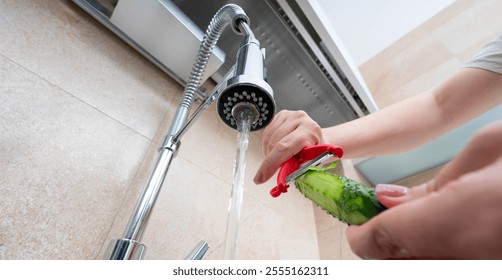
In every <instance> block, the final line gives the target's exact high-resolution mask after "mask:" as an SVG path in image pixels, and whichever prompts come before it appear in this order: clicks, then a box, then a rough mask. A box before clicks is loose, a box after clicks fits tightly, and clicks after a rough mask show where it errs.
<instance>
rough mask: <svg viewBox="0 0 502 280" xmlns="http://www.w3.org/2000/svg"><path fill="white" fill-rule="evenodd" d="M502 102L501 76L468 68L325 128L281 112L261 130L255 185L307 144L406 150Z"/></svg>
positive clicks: (363, 152) (356, 153) (372, 152)
mask: <svg viewBox="0 0 502 280" xmlns="http://www.w3.org/2000/svg"><path fill="white" fill-rule="evenodd" d="M500 103H502V75H500V74H497V73H493V72H490V71H487V70H481V69H476V68H464V69H461V70H459V71H458V72H457V73H455V74H454V75H453V76H452V77H451V78H449V79H447V80H446V81H445V82H444V83H442V84H441V85H440V86H439V87H437V88H435V89H433V90H431V91H427V92H425V93H423V94H420V95H417V96H415V97H412V98H409V99H406V100H404V101H402V102H399V103H396V104H394V105H392V106H389V107H387V108H385V109H383V110H380V111H378V112H376V113H373V114H371V115H368V116H365V117H363V118H360V119H357V120H354V121H351V122H347V123H344V124H341V125H338V126H334V127H330V128H324V129H321V128H320V127H319V126H318V125H317V123H315V122H314V121H313V120H312V119H310V118H309V117H308V116H307V115H306V114H305V113H304V112H290V111H281V112H280V113H278V114H277V115H276V117H275V118H274V120H273V121H272V123H271V124H270V125H269V126H268V127H267V128H266V129H265V131H264V132H263V152H264V155H265V159H264V161H263V163H262V164H261V166H260V168H259V169H258V171H257V173H256V176H255V179H254V181H255V183H257V184H261V183H264V182H266V181H267V180H268V179H270V177H272V175H273V174H274V173H275V171H276V170H277V169H278V168H279V167H280V165H281V164H282V163H283V162H285V161H286V160H287V159H289V158H290V157H291V156H292V155H294V154H296V153H298V152H299V151H300V150H301V149H302V148H303V147H304V146H310V145H317V144H320V143H332V144H335V145H338V146H340V147H342V148H343V149H344V151H345V157H347V158H355V157H369V156H377V155H382V154H389V153H396V152H402V151H405V150H408V149H411V148H414V147H417V146H419V145H421V144H424V143H426V142H427V141H429V140H431V139H434V138H436V137H438V136H439V135H441V134H443V133H445V132H447V131H449V130H451V129H453V128H455V127H457V126H459V125H461V124H462V123H464V122H466V121H468V120H470V119H472V118H474V117H475V116H477V115H479V114H480V113H482V112H485V111H487V110H489V109H491V108H493V107H495V106H496V105H498V104H500Z"/></svg>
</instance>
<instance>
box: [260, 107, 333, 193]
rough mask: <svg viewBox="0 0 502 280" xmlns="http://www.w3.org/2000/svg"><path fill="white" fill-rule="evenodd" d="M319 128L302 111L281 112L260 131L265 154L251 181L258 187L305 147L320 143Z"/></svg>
mask: <svg viewBox="0 0 502 280" xmlns="http://www.w3.org/2000/svg"><path fill="white" fill-rule="evenodd" d="M323 143H325V141H324V136H323V132H322V130H321V127H320V126H319V125H318V124H317V123H316V122H315V121H314V120H312V119H311V118H310V117H309V116H308V115H307V113H305V112H304V111H287V110H284V111H281V112H279V113H277V114H276V115H275V117H274V119H273V120H272V122H271V123H270V124H269V125H268V126H267V127H266V128H265V130H264V131H263V138H262V148H263V153H264V155H265V159H264V160H263V162H262V164H261V166H260V168H259V169H258V171H257V172H256V175H255V177H254V182H255V183H256V184H262V183H264V182H266V181H268V180H269V179H270V177H272V175H274V173H275V172H276V171H277V169H279V167H280V166H281V165H282V164H283V163H284V162H285V161H286V160H288V159H289V158H290V157H292V156H293V155H295V154H297V153H298V152H299V151H300V150H301V149H303V147H305V146H313V145H318V144H323Z"/></svg>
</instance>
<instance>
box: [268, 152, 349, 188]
mask: <svg viewBox="0 0 502 280" xmlns="http://www.w3.org/2000/svg"><path fill="white" fill-rule="evenodd" d="M324 152H328V153H331V154H334V155H336V156H337V157H338V158H341V157H342V156H343V150H342V148H340V147H338V146H335V145H330V144H321V145H316V146H307V147H304V148H303V149H302V150H301V151H300V152H299V153H298V154H296V155H294V156H292V157H291V158H290V159H288V160H287V161H286V162H284V163H283V164H282V166H281V169H280V170H279V174H278V175H277V186H275V187H274V188H272V189H271V190H270V195H272V196H273V197H278V196H279V195H281V193H285V192H287V191H288V188H289V186H288V185H287V184H286V177H287V176H288V175H289V174H291V173H293V172H295V171H296V170H297V169H298V168H300V167H301V165H302V163H305V162H307V161H309V160H312V159H315V158H316V157H317V156H319V155H321V154H322V153H324Z"/></svg>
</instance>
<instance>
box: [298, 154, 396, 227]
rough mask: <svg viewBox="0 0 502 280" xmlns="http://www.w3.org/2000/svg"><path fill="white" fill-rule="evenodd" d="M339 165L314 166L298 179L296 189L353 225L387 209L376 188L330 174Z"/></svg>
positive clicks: (334, 215)
mask: <svg viewBox="0 0 502 280" xmlns="http://www.w3.org/2000/svg"><path fill="white" fill-rule="evenodd" d="M336 164H337V162H334V163H332V164H330V165H329V166H327V167H316V166H312V167H310V168H309V169H307V171H306V172H305V173H303V174H302V175H301V176H300V177H298V178H297V179H296V180H295V186H296V188H297V189H298V190H299V191H300V192H301V193H302V194H303V195H305V197H306V198H308V199H310V200H311V201H312V202H314V203H315V204H316V205H317V206H319V207H321V208H322V209H323V210H324V211H326V212H327V213H328V214H330V215H332V216H333V217H335V218H337V219H339V220H340V221H342V222H344V223H347V224H349V225H360V224H363V223H365V222H367V221H368V220H370V219H371V218H373V217H374V216H376V215H377V214H379V213H380V212H382V211H383V210H385V209H386V208H385V207H384V206H383V205H381V204H380V202H379V201H378V200H377V198H376V193H375V190H374V189H373V188H371V187H369V186H367V185H365V184H363V183H360V182H358V181H355V180H352V179H349V178H346V177H344V176H340V175H336V174H334V173H330V172H329V170H330V169H334V168H335V167H336Z"/></svg>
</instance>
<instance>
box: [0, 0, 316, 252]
mask: <svg viewBox="0 0 502 280" xmlns="http://www.w3.org/2000/svg"><path fill="white" fill-rule="evenodd" d="M0 38H1V40H0V259H100V258H102V257H103V255H104V252H105V251H106V247H107V246H108V244H109V241H110V240H111V239H115V238H119V237H120V236H121V234H122V231H123V229H124V226H125V224H126V223H127V220H128V218H129V215H130V213H131V211H132V209H133V206H134V204H135V203H136V198H137V196H138V195H139V192H140V191H141V188H142V186H143V184H144V182H145V181H146V178H147V177H148V175H149V173H150V171H151V167H152V165H153V163H154V161H155V158H156V154H157V148H158V145H159V143H160V142H161V141H162V139H163V136H164V134H165V132H166V130H167V129H168V128H169V125H170V120H171V117H172V114H173V112H174V110H175V108H176V106H177V102H178V100H179V95H180V93H181V92H182V88H181V86H180V85H178V84H176V83H175V82H174V81H173V80H172V79H171V78H169V77H168V76H167V75H165V74H164V73H163V72H161V71H160V70H158V69H157V68H156V67H154V66H153V65H152V64H151V63H150V62H149V61H147V60H146V59H144V58H143V57H142V56H140V55H139V54H138V53H136V52H135V51H134V50H133V49H132V48H130V47H128V46H127V45H126V44H125V43H124V42H122V41H121V40H120V39H118V38H117V37H116V36H114V35H113V34H112V33H111V32H109V31H108V30H106V29H105V28H104V27H103V26H101V25H100V24H99V23H97V22H96V21H95V20H94V19H93V18H91V17H90V16H89V15H87V14H86V13H85V12H83V11H82V10H80V8H78V7H77V6H76V5H75V4H73V3H72V2H71V1H68V0H58V1H28V0H6V1H1V2H0ZM190 63H191V62H190ZM235 142H236V133H235V132H234V131H232V130H230V129H228V128H227V127H226V126H225V125H223V124H222V123H221V122H220V121H219V120H218V119H217V116H216V113H215V110H214V108H210V109H209V110H208V111H207V112H205V115H204V117H202V118H200V119H199V120H198V122H197V123H196V124H195V125H194V127H192V128H191V130H190V131H189V132H188V133H187V134H186V136H185V138H184V139H183V140H182V146H181V148H180V153H179V155H178V156H177V158H175V159H174V161H173V163H172V166H171V170H170V171H169V173H168V175H167V178H166V184H165V185H164V187H163V189H162V191H161V195H160V197H159V199H158V201H157V204H156V207H155V209H154V212H153V215H152V217H151V221H150V224H149V226H148V229H147V231H146V234H145V237H144V239H143V242H144V243H145V245H146V246H147V247H148V249H147V255H146V258H147V259H182V258H184V257H185V256H186V255H187V254H188V253H189V252H190V250H191V249H192V248H193V247H194V246H195V245H196V244H197V242H198V241H199V240H205V241H207V242H208V243H209V245H210V250H209V252H208V254H207V258H208V259H221V258H222V257H223V250H222V243H223V239H224V233H225V225H226V218H227V213H226V211H227V210H226V209H227V203H228V199H229V195H230V188H231V181H232V178H231V176H232V174H231V173H232V168H233V160H234V155H235ZM261 158H262V155H261V148H260V135H259V134H253V135H252V136H251V138H250V150H249V153H248V162H247V173H246V185H245V194H244V207H243V213H242V216H243V217H242V225H241V227H240V231H239V240H238V258H241V259H318V258H319V249H318V246H317V233H316V227H315V218H314V213H313V208H312V205H311V203H310V202H309V201H307V200H306V199H304V198H303V197H302V196H301V195H299V194H298V193H297V192H296V191H294V190H293V191H291V192H289V193H288V194H287V195H284V196H283V197H281V198H280V199H276V200H273V199H271V198H270V197H269V195H268V191H269V189H270V188H271V187H272V186H273V185H272V183H270V184H268V185H266V186H259V187H258V186H255V185H254V184H252V182H251V179H252V176H253V174H254V171H255V170H256V169H257V167H258V165H259V163H260V160H261Z"/></svg>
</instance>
